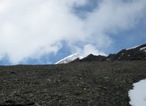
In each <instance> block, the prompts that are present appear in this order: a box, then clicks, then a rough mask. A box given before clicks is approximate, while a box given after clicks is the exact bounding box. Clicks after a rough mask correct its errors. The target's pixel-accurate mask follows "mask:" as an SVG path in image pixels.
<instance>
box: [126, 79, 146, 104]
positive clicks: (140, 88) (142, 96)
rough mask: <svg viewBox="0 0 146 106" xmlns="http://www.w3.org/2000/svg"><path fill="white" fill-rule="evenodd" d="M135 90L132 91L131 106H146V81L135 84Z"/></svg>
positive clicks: (130, 95) (130, 94) (130, 92)
mask: <svg viewBox="0 0 146 106" xmlns="http://www.w3.org/2000/svg"><path fill="white" fill-rule="evenodd" d="M133 86H134V87H133V89H132V90H130V91H129V92H128V93H129V97H130V102H129V103H130V105H131V106H146V79H144V80H141V81H139V82H137V83H134V84H133Z"/></svg>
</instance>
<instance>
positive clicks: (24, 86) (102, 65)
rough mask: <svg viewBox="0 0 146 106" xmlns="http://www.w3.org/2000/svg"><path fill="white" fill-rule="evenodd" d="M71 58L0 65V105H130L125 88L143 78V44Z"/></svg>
mask: <svg viewBox="0 0 146 106" xmlns="http://www.w3.org/2000/svg"><path fill="white" fill-rule="evenodd" d="M75 58H77V55H76V54H75V55H71V56H68V57H67V58H65V59H62V60H61V61H59V63H68V62H70V63H68V64H56V65H17V66H0V106H130V105H129V101H130V99H129V97H128V91H129V90H130V89H132V87H133V83H135V82H137V81H139V80H142V79H145V78H146V61H145V60H146V45H141V46H138V47H134V48H131V49H124V50H122V51H120V52H118V53H117V54H111V55H109V56H107V57H106V56H100V55H99V56H94V55H92V54H90V55H89V56H87V57H85V58H83V59H76V60H74V59H75ZM72 60H74V61H72Z"/></svg>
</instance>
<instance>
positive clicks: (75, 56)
mask: <svg viewBox="0 0 146 106" xmlns="http://www.w3.org/2000/svg"><path fill="white" fill-rule="evenodd" d="M77 58H80V56H79V54H77V53H75V54H72V55H69V56H67V57H65V58H63V59H61V60H60V61H58V62H56V63H55V64H66V63H69V62H72V61H74V60H75V59H77Z"/></svg>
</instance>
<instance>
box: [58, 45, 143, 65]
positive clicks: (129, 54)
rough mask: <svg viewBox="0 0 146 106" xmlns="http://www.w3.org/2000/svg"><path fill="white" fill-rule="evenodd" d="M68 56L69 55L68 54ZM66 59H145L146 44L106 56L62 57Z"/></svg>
mask: <svg viewBox="0 0 146 106" xmlns="http://www.w3.org/2000/svg"><path fill="white" fill-rule="evenodd" d="M68 57H69V56H68ZM65 59H68V60H69V61H68V62H65V63H73V62H91V61H95V62H96V61H98V62H101V61H122V60H123V61H133V60H146V44H143V45H139V46H135V47H132V48H128V49H122V50H121V51H119V52H118V53H115V54H109V55H108V56H104V55H93V54H89V55H88V56H86V57H84V58H82V59H80V58H79V55H78V56H77V55H75V58H74V59H71V60H70V58H67V57H66V58H64V59H63V61H65ZM63 61H60V62H58V63H59V64H64V62H63Z"/></svg>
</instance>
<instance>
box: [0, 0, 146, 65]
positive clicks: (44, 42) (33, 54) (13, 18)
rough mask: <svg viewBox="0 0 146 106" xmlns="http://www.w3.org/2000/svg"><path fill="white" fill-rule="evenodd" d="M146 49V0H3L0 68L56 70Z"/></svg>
mask: <svg viewBox="0 0 146 106" xmlns="http://www.w3.org/2000/svg"><path fill="white" fill-rule="evenodd" d="M144 43H146V0H0V65H15V64H54V63H56V62H57V61H59V60H60V59H62V58H64V57H66V56H68V55H70V54H74V53H78V54H80V55H82V56H87V55H88V54H90V53H92V54H95V55H99V54H100V55H108V54H110V53H117V52H118V51H119V50H122V49H124V48H129V47H133V46H136V45H141V44H144Z"/></svg>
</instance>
